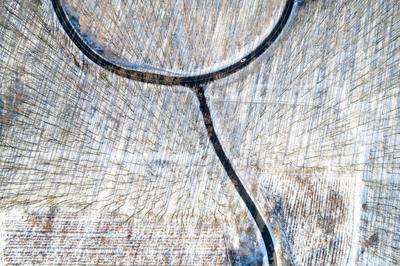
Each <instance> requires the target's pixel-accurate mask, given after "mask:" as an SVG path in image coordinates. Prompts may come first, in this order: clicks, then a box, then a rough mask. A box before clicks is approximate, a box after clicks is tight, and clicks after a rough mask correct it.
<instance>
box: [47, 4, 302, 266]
mask: <svg viewBox="0 0 400 266" xmlns="http://www.w3.org/2000/svg"><path fill="white" fill-rule="evenodd" d="M51 2H52V5H53V9H54V11H55V14H56V16H57V18H58V20H59V22H60V24H61V26H62V27H63V29H64V31H65V33H66V34H67V35H68V36H69V38H70V39H71V40H72V42H73V43H74V44H75V45H76V46H77V47H78V49H79V50H80V51H81V52H82V53H83V54H84V55H86V56H87V57H88V58H89V59H90V60H91V61H93V62H94V63H95V64H97V65H99V66H100V67H102V68H104V69H106V70H108V71H110V72H112V73H114V74H117V75H119V76H122V77H124V78H128V79H131V80H135V81H140V82H145V83H151V84H158V85H167V86H185V87H188V88H190V89H191V90H192V91H193V93H194V94H195V95H196V97H197V99H198V101H199V105H200V110H201V113H202V116H203V121H204V125H205V127H206V130H207V133H208V137H209V139H210V141H211V143H212V145H213V147H214V150H215V153H216V155H217V157H218V159H219V160H220V162H221V164H222V166H223V167H224V170H225V172H226V174H227V175H228V177H229V178H230V180H231V182H232V184H233V185H234V187H235V189H236V191H237V192H238V194H239V196H240V197H241V198H242V200H243V202H244V203H245V204H246V207H247V209H248V210H249V212H250V214H251V216H252V217H253V219H254V220H255V223H256V225H257V227H258V229H259V231H260V233H261V236H262V239H263V242H264V244H265V247H266V251H267V254H268V262H269V264H270V265H277V261H276V253H275V247H274V243H273V238H272V234H271V232H270V230H269V229H268V226H267V223H266V221H265V219H264V218H263V216H262V214H261V212H260V210H259V208H257V205H256V204H255V202H254V200H253V199H252V197H251V196H250V194H249V192H248V191H247V189H246V188H245V186H244V184H243V182H242V181H241V179H240V178H239V176H238V175H237V173H236V172H235V170H234V168H233V166H232V163H231V161H230V160H229V158H228V157H227V155H226V153H225V152H224V150H223V148H222V145H221V142H220V141H219V139H218V136H217V133H216V131H215V129H214V125H213V121H212V118H211V113H210V109H209V107H208V104H207V99H206V97H205V93H204V92H205V86H206V84H207V83H209V82H211V81H214V80H217V79H222V78H224V77H227V76H229V75H231V74H233V73H235V72H237V71H239V70H240V69H242V68H244V67H246V66H247V65H249V64H250V63H251V62H252V61H254V60H255V59H256V58H257V57H259V56H260V55H261V54H263V53H264V52H265V51H266V50H267V49H268V48H269V47H270V46H271V45H272V44H273V43H274V42H275V41H276V40H277V39H278V37H279V36H280V34H281V33H282V31H283V29H284V28H285V26H286V24H287V23H288V21H289V19H290V16H291V13H292V11H293V9H294V7H295V5H301V4H302V2H303V1H302V0H297V1H296V0H287V1H286V4H285V7H284V9H283V12H282V15H281V17H280V18H279V20H278V22H277V23H276V25H275V27H274V28H273V29H272V31H271V33H270V34H269V35H268V36H267V37H266V38H265V39H264V40H263V41H262V42H261V43H260V45H259V46H257V47H256V48H255V49H254V50H253V51H251V52H250V53H249V54H247V55H246V56H244V57H242V58H241V59H240V60H239V61H237V62H236V63H233V64H232V65H230V66H227V67H224V68H221V69H219V70H216V71H214V72H211V73H207V74H201V75H195V76H190V75H179V74H174V73H171V72H167V71H165V72H163V71H159V72H151V71H149V70H147V69H140V68H133V67H130V66H128V65H123V64H117V63H115V62H111V61H110V60H108V59H107V58H105V57H104V56H103V55H102V54H101V52H99V51H96V50H95V49H94V48H93V47H90V45H89V44H87V43H86V42H85V40H84V39H83V38H82V37H81V35H80V32H79V30H78V29H76V28H75V27H74V25H73V23H72V22H71V21H70V20H71V19H70V18H69V15H68V14H67V12H66V11H65V9H64V7H63V4H62V0H51Z"/></svg>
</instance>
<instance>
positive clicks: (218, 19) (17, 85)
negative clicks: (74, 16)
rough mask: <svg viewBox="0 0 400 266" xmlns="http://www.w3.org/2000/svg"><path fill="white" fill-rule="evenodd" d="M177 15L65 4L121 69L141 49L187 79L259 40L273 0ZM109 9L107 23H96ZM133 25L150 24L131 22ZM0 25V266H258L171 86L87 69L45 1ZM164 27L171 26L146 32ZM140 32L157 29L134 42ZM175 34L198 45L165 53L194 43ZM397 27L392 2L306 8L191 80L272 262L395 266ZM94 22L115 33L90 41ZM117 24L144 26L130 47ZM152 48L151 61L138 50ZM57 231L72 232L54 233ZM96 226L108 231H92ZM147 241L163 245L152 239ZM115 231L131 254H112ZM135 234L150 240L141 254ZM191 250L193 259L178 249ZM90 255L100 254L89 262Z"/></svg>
mask: <svg viewBox="0 0 400 266" xmlns="http://www.w3.org/2000/svg"><path fill="white" fill-rule="evenodd" d="M97 2H102V3H107V5H109V8H104V10H102V9H101V5H100V4H98V5H97V6H96V5H95V3H97ZM124 2H126V3H131V2H132V3H133V1H124ZM187 2H188V1H164V2H162V3H163V5H164V7H165V8H162V9H157V8H156V9H154V10H156V11H154V10H153V9H151V8H152V7H151V6H147V5H146V3H147V1H141V2H140V3H139V4H138V5H139V7H141V9H140V10H139V9H129V10H131V11H132V12H133V13H134V14H135V16H133V15H132V17H134V18H135V19H132V20H129V19H126V18H127V17H128V18H129V17H130V16H128V15H127V14H125V13H123V12H122V11H118V10H120V9H119V8H118V7H119V6H120V4H121V3H122V1H117V0H114V1H104V2H103V1H81V4H82V7H85V8H82V9H81V10H80V11H79V12H82V16H81V17H82V19H83V18H85V19H86V21H85V23H83V22H82V25H83V24H85V25H89V26H88V28H89V29H90V30H92V31H94V32H95V33H96V34H98V36H97V39H98V40H100V41H102V42H104V44H105V45H108V46H110V47H111V48H110V49H112V50H115V51H116V52H122V53H121V54H117V56H118V57H122V58H126V59H129V60H130V59H136V57H135V54H134V52H133V51H135V50H136V51H138V50H140V49H144V51H145V53H141V54H140V56H146V58H147V57H148V58H147V59H148V60H149V62H146V60H145V63H153V64H154V65H155V66H156V67H166V68H172V69H176V70H178V71H179V70H182V71H196V69H198V68H201V69H209V68H212V67H218V65H219V64H221V62H223V63H224V64H225V63H226V62H229V60H230V59H231V58H230V57H229V56H228V55H230V54H241V53H244V52H245V51H247V50H249V49H251V45H254V43H255V42H254V41H257V39H253V38H252V36H255V35H257V38H262V37H263V36H264V35H265V34H266V33H267V32H268V29H270V27H272V25H273V21H274V20H276V18H277V12H276V10H280V8H281V7H282V3H283V1H282V2H281V1H253V2H254V3H252V1H221V4H220V5H218V4H217V2H218V1H205V2H204V8H203V7H196V5H195V4H187V5H185V4H184V3H187ZM194 2H196V3H197V1H193V3H194ZM70 3H71V5H72V6H73V5H76V4H77V3H78V1H76V2H74V1H71V2H70ZM160 3H161V2H160ZM169 4H176V5H177V6H179V8H175V6H174V7H173V8H172V7H171V5H169ZM160 5H161V4H160ZM110 6H113V8H111V7H110ZM168 6H169V7H170V8H167V7H168ZM93 9H95V10H97V11H96V12H97V13H96V16H94V15H93V14H92V13H91V12H89V11H90V10H93ZM157 10H163V12H164V11H165V13H163V12H160V13H158V11H157ZM182 10H187V12H183V11H182ZM103 11H104V12H103ZM114 11H118V12H121V13H120V14H115V16H116V17H117V18H116V21H111V20H110V19H111V18H112V16H113V13H112V12H114ZM217 11H218V12H217ZM264 11H265V12H264ZM77 12H78V11H77ZM79 12H78V13H79ZM146 12H147V13H146ZM149 12H150V13H149ZM151 12H156V13H157V14H160V18H159V19H157V20H155V19H154V20H152V19H150V20H149V16H150V15H149V14H153V13H151ZM182 13H184V15H183V14H182ZM0 14H1V15H0V81H1V82H0V208H1V218H0V222H1V226H0V237H1V240H0V248H1V250H0V255H1V261H2V263H3V264H7V263H10V264H12V263H17V264H18V263H22V264H24V263H25V264H29V262H30V263H31V264H32V263H35V262H34V261H36V263H39V264H43V263H44V262H46V263H52V260H55V259H57V260H58V261H59V262H64V263H67V262H71V261H73V260H71V261H69V260H68V261H67V260H63V257H65V256H72V258H73V256H76V258H80V260H81V261H83V262H86V263H93V264H95V263H96V262H98V263H101V262H104V259H110V258H113V259H112V260H114V262H115V263H118V262H121V263H124V260H122V259H121V260H120V261H119V259H118V258H122V257H123V256H125V257H126V254H128V253H129V252H131V247H132V249H135V248H134V245H135V243H139V242H140V243H142V244H143V245H145V246H146V249H137V251H138V255H137V256H139V257H140V256H146V254H153V253H152V252H156V251H157V250H158V251H160V252H161V251H162V252H161V253H163V252H164V251H165V252H164V253H163V254H160V256H161V257H162V258H161V257H160V260H162V259H164V262H165V263H166V264H173V262H171V261H169V262H168V261H166V260H165V258H171V256H179V254H183V255H182V256H183V257H184V258H185V259H184V260H183V261H182V260H181V261H180V262H181V263H182V264H185V265H186V264H189V262H193V264H196V263H195V262H196V261H197V264H201V261H202V259H203V258H204V259H209V260H210V261H212V262H209V263H211V264H223V263H229V260H230V261H235V260H236V262H237V263H239V264H240V263H242V264H245V263H256V262H257V263H260V262H261V260H262V256H263V255H264V254H263V251H262V250H261V247H260V246H259V243H258V242H259V241H258V239H259V236H258V235H257V234H258V233H257V230H256V229H255V227H254V226H253V225H252V222H251V221H250V218H249V216H248V213H247V210H246V208H245V207H244V205H243V203H242V202H241V200H240V198H238V196H237V194H236V192H235V190H234V188H233V186H232V184H231V183H230V181H229V179H228V177H227V176H226V174H225V172H224V170H223V168H222V166H221V164H220V162H219V160H218V158H217V157H216V155H215V152H214V150H213V147H212V145H211V144H210V143H209V140H208V137H207V131H206V130H205V129H204V125H203V121H202V117H201V113H200V110H199V108H198V103H197V100H196V98H195V96H194V95H193V94H192V93H191V92H190V91H189V90H187V89H186V88H180V87H163V86H156V85H148V84H143V83H139V82H133V81H129V80H126V79H124V78H121V77H118V76H116V75H113V74H111V73H109V72H107V71H105V70H103V69H101V68H99V67H98V66H96V65H94V64H92V63H91V62H89V61H88V60H87V59H86V58H85V57H84V56H82V54H81V53H80V52H79V51H78V50H77V49H76V47H75V46H74V45H73V44H72V43H71V42H70V40H69V39H68V38H67V37H66V35H65V34H64V33H63V31H62V29H61V28H60V25H59V24H58V21H57V19H56V18H55V15H54V13H53V11H52V9H51V4H50V1H48V0H34V1H33V0H18V1H17V0H5V1H1V3H0ZM85 14H86V15H85ZM90 14H92V15H93V17H92V18H90V17H88V15H90ZM221 14H226V15H221ZM110 16H111V17H110ZM169 17H171V18H172V20H173V21H172V22H171V23H172V25H174V27H172V28H170V27H166V25H167V24H165V23H164V20H165V19H167V18H169ZM122 18H124V19H122ZM191 19H193V20H194V21H191ZM121 23H123V25H121ZM146 23H150V24H148V25H147V26H146ZM151 23H153V24H151ZM157 23H159V24H160V27H161V29H162V30H161V31H159V32H158V34H159V35H152V33H153V31H154V30H155V29H156V28H157V27H158V26H159V25H158V24H157ZM193 23H200V24H202V25H204V26H203V27H201V29H200V30H201V32H202V33H204V34H206V35H205V36H207V38H202V39H203V40H206V41H204V42H200V45H199V48H200V49H197V47H196V50H192V49H188V50H184V49H181V47H184V46H185V45H186V44H187V45H188V46H191V47H193V46H196V45H198V44H199V36H198V35H199V34H200V33H197V32H195V31H193V27H192V26H191V25H192V24H193ZM399 23H400V7H399V5H398V4H397V2H396V1H395V0H389V1H378V0H376V1H375V0H371V1H368V2H365V1H364V2H363V1H356V0H351V1H348V0H338V1H325V0H320V1H306V2H305V5H304V6H303V7H302V8H301V9H300V10H299V11H298V14H297V16H296V17H295V18H294V19H293V21H292V22H291V24H290V27H289V28H288V29H287V30H286V31H285V34H284V36H282V38H280V39H279V42H278V43H277V44H275V45H274V46H273V50H271V51H268V52H267V53H266V54H265V55H264V56H262V57H261V58H259V59H257V61H256V62H254V63H253V64H251V65H250V66H249V67H248V68H246V69H244V70H243V71H240V72H238V73H236V74H234V75H232V76H230V77H228V78H226V79H222V80H219V81H216V82H213V83H211V84H209V85H207V91H206V97H207V99H208V100H209V103H210V109H211V113H212V118H213V120H214V124H215V127H216V130H217V133H218V134H219V138H220V140H221V142H222V145H223V146H224V149H225V151H226V152H227V153H228V155H229V157H230V159H231V160H232V163H233V166H234V167H235V169H236V171H237V172H238V174H239V176H240V177H241V178H242V179H243V180H244V181H245V183H246V186H247V187H248V188H249V189H250V191H251V193H252V196H253V197H254V198H255V199H256V201H257V203H258V205H259V206H261V208H262V210H263V213H264V215H265V217H267V218H268V222H269V223H270V224H271V226H272V231H273V235H274V237H275V241H276V243H275V245H276V248H277V249H278V251H279V256H280V261H281V263H282V264H284V265H285V264H294V265H367V264H368V265H397V264H399V263H400V255H399V253H400V252H399V248H400V247H399V242H400V224H399V220H400V122H399V121H400V86H399V83H400V78H399V77H400V72H399V71H400V70H399V69H400V68H399V62H400V53H399V49H400V48H399V47H400V38H399V36H400V31H399V27H398V25H399ZM100 24H101V25H104V26H107V27H111V28H112V27H114V28H115V30H107V31H104V32H100V31H101V30H100V28H98V29H97V28H96V26H97V25H100ZM135 25H140V27H138V28H146V27H147V30H146V31H136V33H135V34H139V35H141V34H142V35H143V36H139V37H141V38H139V37H137V36H136V37H135V36H130V37H129V38H128V37H126V36H125V35H123V34H122V33H121V32H118V30H117V29H118V28H119V27H123V28H125V29H131V28H133V27H136V26H135ZM185 25H186V28H185ZM231 28H234V30H233V31H232V32H230V30H231ZM188 33H190V34H192V35H195V36H189V35H188ZM246 33H247V35H246ZM174 34H175V35H174ZM207 34H210V35H209V36H208V35H207ZM99 36H100V37H99ZM171 36H175V37H174V38H172V37H171ZM150 37H151V38H150ZM229 38H232V39H234V40H235V42H233V43H231V42H229V40H228V39H229ZM137 39H143V40H145V41H147V42H151V43H147V42H142V43H138V42H134V41H131V40H137ZM250 39H251V41H250ZM153 41H154V43H152V42H153ZM174 41H175V42H174ZM210 41H211V42H212V44H210ZM191 42H192V43H191ZM228 42H229V43H230V45H227V43H228ZM157 43H164V46H163V47H164V48H165V50H160V51H159V53H157V52H152V53H151V52H149V51H150V48H151V45H156V44H157ZM138 44H140V45H141V46H140V47H143V48H140V47H138V46H134V45H138ZM246 44H249V45H250V46H249V45H246ZM177 47H179V49H176V48H177ZM152 51H154V50H152ZM184 51H190V54H188V53H187V52H184ZM194 51H196V53H199V54H194ZM171 53H172V55H171ZM157 58H158V59H160V60H159V61H157V60H158V59H157ZM169 58H176V59H174V60H172V61H169V60H167V59H169ZM140 59H144V57H142V58H140ZM211 59H213V60H211ZM196 60H198V61H196ZM202 60H205V61H202ZM157 64H159V65H157ZM38 217H39V218H38ZM40 217H44V218H40ZM49 217H50V218H49ZM68 222H70V223H71V224H74V223H75V224H77V227H79V228H81V230H85V233H82V235H81V236H79V234H69V233H68V232H69V230H72V229H70V227H69V226H70V224H69V223H68ZM105 223H106V224H111V223H117V224H118V227H111V229H109V231H108V232H107V233H104V232H100V231H101V230H103V229H102V228H103V227H102V226H103V225H104V224H105ZM143 225H148V228H147V229H143V230H142V229H140V228H142V227H141V226H143ZM171 227H173V228H174V229H169V228H171ZM38 228H40V232H39V233H37V232H36V233H35V239H37V241H35V239H33V238H30V236H31V235H32V231H33V230H34V229H35V230H39V229H38ZM85 228H86V229H85ZM99 228H100V229H99ZM160 228H166V229H165V230H167V229H168V230H171V234H169V233H168V231H167V232H162V233H159V234H158V233H156V232H158V231H157V230H161V231H162V229H160ZM202 228H203V229H202ZM204 228H205V229H204ZM97 229H98V230H97ZM18 230H19V231H18ZM96 230H97V231H96ZM129 230H132V231H133V232H136V233H134V235H135V236H136V237H137V238H135V239H139V238H140V239H141V241H139V240H137V241H136V242H134V243H133V244H132V243H131V242H129V241H130V240H129V238H127V237H128V235H129ZM149 231H154V232H155V234H156V236H159V237H160V238H162V239H164V240H163V241H159V245H153V244H154V243H152V239H154V238H153V237H154V236H152V237H150V236H149V233H147V232H149ZM15 232H18V233H15ZM188 232H189V233H188ZM184 234H186V235H189V236H193V237H192V238H191V237H189V238H182V236H183V235H184ZM97 235H99V236H100V237H102V238H103V241H98V242H96V241H95V239H96V238H95V237H97ZM198 235H200V236H201V237H197V236H198ZM147 236H149V238H148V241H146V237H147ZM169 236H170V237H171V239H172V238H173V237H176V239H177V241H176V242H174V244H173V245H172V244H171V245H170V244H168V243H170V242H169V241H167V239H168V237H169ZM79 237H81V239H80V240H79V239H77V238H79ZM117 239H118V240H117ZM120 239H123V240H120ZM202 239H203V240H205V242H206V244H205V246H204V248H201V249H198V250H196V249H195V248H194V249H193V252H192V253H191V251H190V249H185V247H187V246H188V245H189V246H190V245H192V244H193V243H196V241H200V242H201V240H202ZM113 241H115V242H113ZM185 241H187V242H185ZM62 243H64V244H62ZM88 243H91V245H93V248H92V249H91V248H88V247H87V245H88ZM118 243H122V244H121V249H118V247H115V246H117V245H118ZM185 243H189V244H187V245H186V244H185ZM190 243H191V244H190ZM207 243H209V246H207ZM142 244H141V245H142ZM38 245H39V246H40V245H44V246H46V247H50V246H54V247H56V248H55V249H50V248H49V249H47V248H44V249H41V248H38ZM130 245H131V246H130ZM193 245H195V244H193ZM124 247H125V248H124ZM126 247H128V251H127V249H126ZM207 247H212V248H207ZM102 248H104V249H105V250H106V251H107V252H108V253H105V254H109V255H108V256H109V257H108V258H106V257H102V256H100V255H98V250H101V249H102ZM141 250H146V252H147V253H145V252H142V251H141ZM176 250H181V251H182V252H181V253H179V252H176ZM206 251H207V252H209V255H207V254H206V255H204V254H203V253H204V252H206ZM46 252H48V253H46ZM68 252H71V254H73V255H65V254H70V253H68ZM113 252H114V253H113ZM126 252H128V253H126ZM185 252H186V253H191V254H192V256H186V255H184V254H186V253H185ZM74 254H75V255H74ZM124 254H125V255H124ZM132 254H133V253H132ZM132 254H131V255H132ZM176 254H178V255H176ZM221 254H224V255H221ZM203 255H204V256H203ZM46 256H48V258H47V259H46ZM105 256H106V255H105ZM121 256H122V257H121ZM132 256H133V255H132ZM185 256H186V257H185ZM72 258H71V259H72ZM213 259H215V260H213ZM17 260H18V261H17ZM133 260H134V259H133ZM177 261H178V260H177ZM175 262H176V261H175ZM142 263H143V264H146V263H147V264H148V262H143V261H142ZM205 263H207V262H205ZM138 264H140V263H139V262H138Z"/></svg>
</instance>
